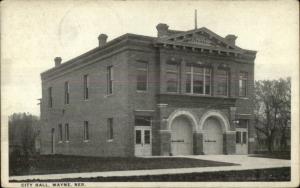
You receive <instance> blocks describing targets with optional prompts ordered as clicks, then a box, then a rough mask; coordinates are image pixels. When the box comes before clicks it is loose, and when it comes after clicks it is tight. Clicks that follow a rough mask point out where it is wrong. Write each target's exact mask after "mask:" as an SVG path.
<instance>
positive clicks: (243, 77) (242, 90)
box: [239, 72, 248, 97]
mask: <svg viewBox="0 0 300 188" xmlns="http://www.w3.org/2000/svg"><path fill="white" fill-rule="evenodd" d="M247 82H248V73H246V72H240V76H239V96H240V97H246V96H247V84H248V83H247Z"/></svg>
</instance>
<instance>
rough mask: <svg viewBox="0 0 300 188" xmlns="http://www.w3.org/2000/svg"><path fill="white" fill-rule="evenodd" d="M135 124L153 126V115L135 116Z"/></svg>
mask: <svg viewBox="0 0 300 188" xmlns="http://www.w3.org/2000/svg"><path fill="white" fill-rule="evenodd" d="M134 121H135V126H151V117H149V116H135V120H134Z"/></svg>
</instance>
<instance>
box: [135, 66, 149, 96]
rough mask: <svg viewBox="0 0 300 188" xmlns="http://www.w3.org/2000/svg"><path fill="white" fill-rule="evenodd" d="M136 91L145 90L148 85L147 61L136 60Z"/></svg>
mask: <svg viewBox="0 0 300 188" xmlns="http://www.w3.org/2000/svg"><path fill="white" fill-rule="evenodd" d="M136 82H137V83H136V89H137V91H146V90H147V87H148V63H147V62H137V77H136Z"/></svg>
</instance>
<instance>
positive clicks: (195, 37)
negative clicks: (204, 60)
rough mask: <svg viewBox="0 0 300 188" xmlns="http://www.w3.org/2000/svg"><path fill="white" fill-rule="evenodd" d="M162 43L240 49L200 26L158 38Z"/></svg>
mask: <svg viewBox="0 0 300 188" xmlns="http://www.w3.org/2000/svg"><path fill="white" fill-rule="evenodd" d="M159 41H160V42H162V43H168V44H174V45H190V46H193V47H196V46H199V47H212V48H219V49H220V48H224V49H231V50H234V49H240V48H239V47H237V46H235V45H232V44H230V43H228V41H226V39H224V38H223V37H221V36H219V35H217V34H215V33H213V32H212V31H210V30H208V29H206V28H204V27H203V28H200V29H196V30H190V31H186V32H182V33H178V34H173V35H169V36H167V37H162V38H160V39H159Z"/></svg>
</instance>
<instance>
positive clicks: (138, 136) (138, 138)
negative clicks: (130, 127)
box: [135, 130, 142, 144]
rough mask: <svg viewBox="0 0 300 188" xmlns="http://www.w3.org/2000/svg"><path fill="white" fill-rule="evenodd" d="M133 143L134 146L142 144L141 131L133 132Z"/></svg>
mask: <svg viewBox="0 0 300 188" xmlns="http://www.w3.org/2000/svg"><path fill="white" fill-rule="evenodd" d="M135 143H136V144H141V143H142V131H141V130H135Z"/></svg>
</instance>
